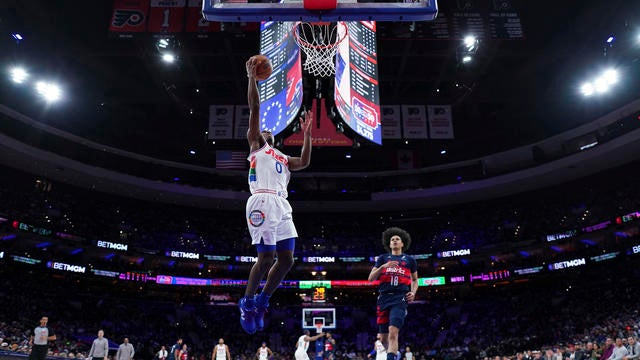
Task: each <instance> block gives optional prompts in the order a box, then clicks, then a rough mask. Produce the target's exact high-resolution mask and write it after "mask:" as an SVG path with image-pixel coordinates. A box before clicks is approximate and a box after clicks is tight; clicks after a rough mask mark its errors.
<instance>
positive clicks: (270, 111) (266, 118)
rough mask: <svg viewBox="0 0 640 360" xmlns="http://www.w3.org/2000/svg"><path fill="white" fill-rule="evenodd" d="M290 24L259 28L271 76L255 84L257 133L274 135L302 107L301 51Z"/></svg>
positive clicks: (261, 43)
mask: <svg viewBox="0 0 640 360" xmlns="http://www.w3.org/2000/svg"><path fill="white" fill-rule="evenodd" d="M293 26H294V23H293V22H280V21H268V22H263V23H262V24H261V26H260V53H261V54H263V55H266V56H267V57H268V58H269V60H270V61H271V66H272V67H273V72H272V73H271V76H270V77H269V78H267V79H266V80H264V81H259V82H258V92H259V94H260V130H269V131H271V133H272V134H273V135H277V134H279V133H280V132H282V130H284V129H285V128H286V127H287V125H289V124H290V123H291V122H292V121H293V120H294V119H295V118H296V117H297V115H298V112H299V111H300V107H301V106H302V65H301V62H300V48H298V44H296V42H295V40H294V39H293Z"/></svg>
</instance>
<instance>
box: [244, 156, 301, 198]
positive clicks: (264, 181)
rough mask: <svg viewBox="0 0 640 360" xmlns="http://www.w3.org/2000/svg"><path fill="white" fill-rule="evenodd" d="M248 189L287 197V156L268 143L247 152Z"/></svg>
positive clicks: (253, 191)
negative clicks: (249, 152) (258, 148)
mask: <svg viewBox="0 0 640 360" xmlns="http://www.w3.org/2000/svg"><path fill="white" fill-rule="evenodd" d="M247 160H249V190H250V191H251V194H256V193H262V192H268V193H272V194H275V195H278V196H281V197H283V198H286V197H287V185H288V184H289V178H290V177H291V173H290V172H289V157H288V156H287V155H285V154H283V153H282V152H280V150H278V149H274V148H272V147H271V146H269V144H266V143H265V144H264V146H263V147H261V148H260V150H256V151H254V152H252V153H251V154H249V157H248V158H247Z"/></svg>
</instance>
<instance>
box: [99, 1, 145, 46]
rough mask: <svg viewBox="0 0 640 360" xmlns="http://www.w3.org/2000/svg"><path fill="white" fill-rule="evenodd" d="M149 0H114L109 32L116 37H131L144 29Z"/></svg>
mask: <svg viewBox="0 0 640 360" xmlns="http://www.w3.org/2000/svg"><path fill="white" fill-rule="evenodd" d="M148 14H149V0H115V1H114V3H113V14H112V16H111V23H110V24H109V32H112V33H115V34H114V35H115V36H117V37H127V38H128V37H133V34H134V33H142V32H144V31H145V30H146V24H147V16H148Z"/></svg>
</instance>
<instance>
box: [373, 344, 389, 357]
mask: <svg viewBox="0 0 640 360" xmlns="http://www.w3.org/2000/svg"><path fill="white" fill-rule="evenodd" d="M375 348H376V360H386V359H387V349H385V347H384V345H382V341H380V340H376V344H375Z"/></svg>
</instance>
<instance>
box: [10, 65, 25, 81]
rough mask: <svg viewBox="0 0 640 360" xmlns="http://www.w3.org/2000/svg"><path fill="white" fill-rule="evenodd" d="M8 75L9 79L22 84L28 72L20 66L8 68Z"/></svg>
mask: <svg viewBox="0 0 640 360" xmlns="http://www.w3.org/2000/svg"><path fill="white" fill-rule="evenodd" d="M9 75H10V76H11V80H12V81H13V82H14V83H16V84H22V83H23V82H24V81H25V80H27V78H28V77H29V73H27V71H26V70H25V69H24V68H22V67H20V66H16V67H12V68H11V69H9Z"/></svg>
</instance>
